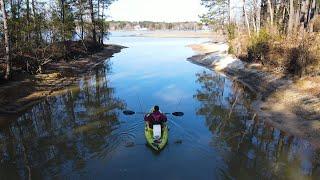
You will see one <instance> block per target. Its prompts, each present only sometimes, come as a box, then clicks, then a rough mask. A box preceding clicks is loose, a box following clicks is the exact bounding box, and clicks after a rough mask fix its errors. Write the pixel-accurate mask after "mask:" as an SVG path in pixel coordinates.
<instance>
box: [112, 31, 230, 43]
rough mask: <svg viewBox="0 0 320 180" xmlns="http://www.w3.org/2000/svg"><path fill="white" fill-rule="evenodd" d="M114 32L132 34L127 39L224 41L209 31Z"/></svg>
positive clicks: (218, 35) (222, 36)
mask: <svg viewBox="0 0 320 180" xmlns="http://www.w3.org/2000/svg"><path fill="white" fill-rule="evenodd" d="M114 32H132V34H131V35H129V37H154V38H210V39H216V40H219V41H224V40H225V36H224V35H223V34H217V33H214V32H211V31H177V30H174V31H170V30H156V31H114Z"/></svg>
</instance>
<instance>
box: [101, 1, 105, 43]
mask: <svg viewBox="0 0 320 180" xmlns="http://www.w3.org/2000/svg"><path fill="white" fill-rule="evenodd" d="M104 3H105V2H104V1H103V2H102V14H101V19H102V23H103V24H102V29H101V44H103V40H104V33H105V32H104V8H105V4H104Z"/></svg>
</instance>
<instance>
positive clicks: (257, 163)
mask: <svg viewBox="0 0 320 180" xmlns="http://www.w3.org/2000/svg"><path fill="white" fill-rule="evenodd" d="M196 76H197V83H199V84H200V86H201V88H200V89H198V90H197V93H196V94H195V95H194V98H196V99H197V100H198V101H199V102H200V107H199V108H198V109H197V114H198V115H201V116H204V118H205V123H206V125H207V127H208V128H209V130H210V131H211V132H212V134H213V138H212V141H211V145H212V146H213V147H214V148H215V149H218V150H219V152H220V154H221V156H222V157H223V158H224V159H225V161H226V162H227V164H228V168H229V173H230V174H231V175H232V176H234V177H237V179H248V178H250V179H251V178H253V179H254V178H259V179H260V178H262V177H263V178H266V179H270V178H284V179H288V178H289V179H312V178H314V179H315V178H316V177H320V173H319V168H318V164H316V163H317V162H316V160H314V157H316V156H317V155H316V154H315V152H314V151H313V149H312V148H311V146H310V144H309V143H308V142H306V141H303V140H301V139H299V138H295V137H293V136H291V135H288V134H285V133H284V132H282V131H279V130H277V129H275V128H274V127H272V126H270V125H268V124H266V123H263V122H260V121H258V117H256V116H255V114H252V113H251V111H250V103H251V101H252V96H251V95H250V94H248V93H247V91H245V89H244V88H243V87H242V86H241V85H239V84H238V83H233V82H231V81H230V80H228V79H226V78H225V77H222V76H220V75H217V74H215V73H208V72H206V71H204V72H202V73H198V74H196Z"/></svg>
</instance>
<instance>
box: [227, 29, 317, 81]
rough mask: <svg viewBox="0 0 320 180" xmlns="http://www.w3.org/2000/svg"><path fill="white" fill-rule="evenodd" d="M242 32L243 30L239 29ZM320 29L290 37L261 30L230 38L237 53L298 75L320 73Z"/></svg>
mask: <svg viewBox="0 0 320 180" xmlns="http://www.w3.org/2000/svg"><path fill="white" fill-rule="evenodd" d="M239 34H241V33H239ZM318 42H320V33H318V34H313V33H300V34H296V35H292V36H290V37H287V36H283V35H281V34H280V33H277V32H276V31H272V32H270V31H267V30H261V31H260V33H259V34H255V35H253V36H251V37H248V36H245V35H241V36H238V37H237V38H235V39H234V40H232V41H230V45H231V46H232V48H233V50H234V53H235V55H236V56H237V57H239V58H240V59H242V60H245V61H247V62H258V63H261V64H263V65H264V66H265V67H267V68H269V69H271V70H274V71H277V72H279V71H280V72H282V73H287V74H292V75H295V76H299V77H302V76H306V75H311V76H316V75H320V43H318Z"/></svg>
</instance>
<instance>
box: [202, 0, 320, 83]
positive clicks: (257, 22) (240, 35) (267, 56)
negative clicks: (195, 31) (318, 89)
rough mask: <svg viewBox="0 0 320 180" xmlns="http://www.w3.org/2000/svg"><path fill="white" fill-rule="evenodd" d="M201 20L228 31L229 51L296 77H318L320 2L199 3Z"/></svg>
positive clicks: (255, 0)
mask: <svg viewBox="0 0 320 180" xmlns="http://www.w3.org/2000/svg"><path fill="white" fill-rule="evenodd" d="M202 4H203V5H204V6H206V7H207V8H208V10H209V11H208V13H207V14H205V15H203V16H202V20H203V21H205V22H209V23H211V24H215V25H216V26H219V27H221V28H224V30H225V31H226V32H227V34H228V36H229V44H230V52H231V53H234V54H236V55H237V56H239V57H240V58H242V59H245V60H247V61H250V62H260V63H262V64H263V65H265V66H269V67H271V68H272V69H276V70H278V71H281V72H284V73H289V74H294V75H298V76H300V77H301V76H304V75H319V73H320V72H319V70H320V43H319V42H320V35H319V32H320V16H319V15H320V0H241V1H239V2H237V3H236V4H234V3H232V1H230V0H202Z"/></svg>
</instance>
